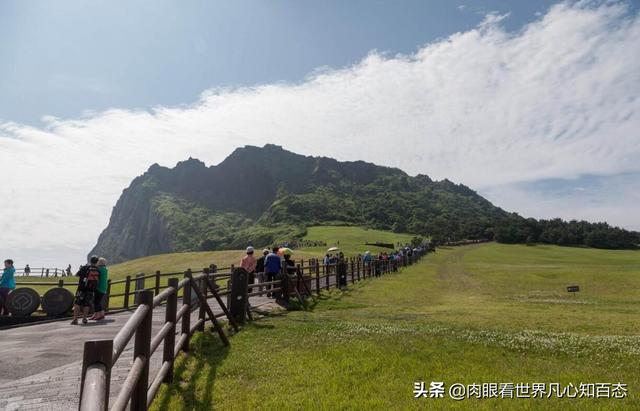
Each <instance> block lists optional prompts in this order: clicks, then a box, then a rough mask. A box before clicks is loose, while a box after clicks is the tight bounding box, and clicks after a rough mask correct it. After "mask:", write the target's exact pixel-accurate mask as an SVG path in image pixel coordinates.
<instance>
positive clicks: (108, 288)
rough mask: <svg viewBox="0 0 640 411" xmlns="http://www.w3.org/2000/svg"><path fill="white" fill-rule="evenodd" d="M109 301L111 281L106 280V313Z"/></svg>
mask: <svg viewBox="0 0 640 411" xmlns="http://www.w3.org/2000/svg"><path fill="white" fill-rule="evenodd" d="M110 299H111V280H110V279H109V280H107V298H106V299H105V303H104V310H105V311H108V310H109V300H110Z"/></svg>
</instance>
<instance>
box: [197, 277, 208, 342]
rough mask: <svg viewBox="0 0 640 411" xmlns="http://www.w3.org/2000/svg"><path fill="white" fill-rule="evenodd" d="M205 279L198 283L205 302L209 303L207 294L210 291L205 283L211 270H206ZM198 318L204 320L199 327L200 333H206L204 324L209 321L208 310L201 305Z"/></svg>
mask: <svg viewBox="0 0 640 411" xmlns="http://www.w3.org/2000/svg"><path fill="white" fill-rule="evenodd" d="M203 274H204V277H203V278H201V279H200V280H199V281H198V283H199V284H198V288H200V292H201V293H202V295H203V296H204V300H205V301H207V292H208V291H209V287H207V286H206V283H205V281H207V276H208V275H209V269H208V268H205V269H204V270H203ZM198 318H199V319H201V320H202V324H200V326H199V327H198V331H200V332H204V324H205V322H206V321H207V309H206V307H205V306H204V304H202V302H201V303H200V312H198Z"/></svg>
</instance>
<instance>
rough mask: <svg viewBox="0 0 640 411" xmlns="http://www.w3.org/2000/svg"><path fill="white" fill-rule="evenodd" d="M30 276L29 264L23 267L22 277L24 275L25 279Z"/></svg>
mask: <svg viewBox="0 0 640 411" xmlns="http://www.w3.org/2000/svg"><path fill="white" fill-rule="evenodd" d="M30 274H31V267H29V264H27V265H26V266H25V267H24V275H26V276H27V277H29V275H30Z"/></svg>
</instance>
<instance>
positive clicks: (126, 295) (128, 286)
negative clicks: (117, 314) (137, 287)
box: [124, 275, 131, 310]
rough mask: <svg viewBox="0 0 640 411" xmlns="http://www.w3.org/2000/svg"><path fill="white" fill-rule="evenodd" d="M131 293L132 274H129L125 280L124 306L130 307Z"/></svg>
mask: <svg viewBox="0 0 640 411" xmlns="http://www.w3.org/2000/svg"><path fill="white" fill-rule="evenodd" d="M129 293H131V276H130V275H128V276H127V279H126V281H125V282H124V308H125V309H127V310H128V309H129Z"/></svg>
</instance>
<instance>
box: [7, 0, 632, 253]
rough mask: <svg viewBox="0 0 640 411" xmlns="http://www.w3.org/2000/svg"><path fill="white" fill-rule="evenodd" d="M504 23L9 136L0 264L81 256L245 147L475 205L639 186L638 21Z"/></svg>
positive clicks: (573, 10) (572, 10)
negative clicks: (498, 192)
mask: <svg viewBox="0 0 640 411" xmlns="http://www.w3.org/2000/svg"><path fill="white" fill-rule="evenodd" d="M503 18H505V16H499V15H496V14H489V15H488V16H487V18H486V19H485V20H484V21H483V23H482V24H480V25H479V26H478V27H477V28H476V29H474V30H471V31H467V32H463V33H456V34H454V35H452V36H450V37H449V38H447V39H444V40H442V41H438V42H435V43H432V44H428V45H426V46H424V47H423V48H421V49H420V50H419V51H418V52H417V53H416V54H414V55H409V56H394V57H386V56H384V55H381V54H378V53H375V52H372V53H371V54H370V55H369V56H368V57H367V58H365V59H364V60H363V61H361V62H360V63H358V64H356V65H354V66H353V67H348V68H344V69H340V70H329V69H326V68H324V69H322V70H318V71H316V72H314V73H313V74H312V75H311V77H309V78H308V79H307V80H306V81H305V82H303V83H302V84H271V85H263V86H258V87H247V88H239V89H215V90H209V91H206V92H205V93H203V95H202V97H201V99H200V100H199V101H198V102H196V103H194V104H192V105H189V106H182V107H156V108H154V109H152V110H150V111H145V110H119V109H113V110H108V111H106V112H101V113H87V114H86V115H85V116H84V117H83V118H80V119H75V120H60V119H55V118H51V117H46V122H47V126H46V127H44V128H42V129H39V128H34V127H29V126H25V125H22V124H16V123H10V122H9V123H3V124H2V123H0V167H1V169H2V174H0V179H1V183H2V187H3V188H4V190H3V191H4V194H5V195H4V198H3V201H1V202H0V216H1V219H0V232H1V233H2V236H0V250H8V251H7V252H11V251H14V250H19V249H27V248H29V249H37V248H40V249H42V248H57V247H61V246H64V247H70V248H72V249H75V250H82V252H80V251H79V252H78V255H79V256H81V255H82V254H83V253H84V252H86V250H88V249H89V248H90V247H91V246H92V245H93V243H94V242H95V240H96V238H97V235H98V234H99V232H100V231H101V230H102V229H103V228H104V227H105V226H106V224H107V222H108V216H109V214H110V210H111V207H112V206H113V205H114V204H115V201H116V200H117V198H118V196H119V194H120V192H121V190H122V189H123V188H124V187H126V186H127V185H128V184H129V182H130V181H131V179H132V178H133V177H135V176H136V175H139V174H141V173H142V172H143V171H144V170H145V169H146V168H147V167H148V166H149V165H150V164H152V163H154V162H158V163H160V164H163V165H169V166H172V165H173V164H174V163H175V162H177V161H180V160H183V159H185V158H187V157H189V156H194V157H197V158H200V159H202V160H203V161H206V162H207V163H211V164H214V163H217V162H219V161H221V160H222V159H223V158H224V157H225V156H226V155H228V154H229V153H230V152H231V151H232V150H233V149H234V148H235V147H237V146H242V145H245V144H254V145H262V144H264V143H266V142H271V143H276V144H281V145H283V146H285V147H286V148H288V149H290V150H292V151H296V152H301V153H305V154H313V155H327V156H331V157H335V158H338V159H341V160H347V159H349V160H353V159H365V160H368V161H372V162H376V163H379V164H385V165H390V166H397V167H400V168H403V169H404V170H406V171H408V172H410V173H418V172H420V173H427V174H429V175H430V176H432V177H435V178H445V177H447V178H449V179H451V180H454V181H459V182H463V183H465V184H467V185H470V186H472V187H474V188H478V189H481V190H490V189H491V188H495V187H505V186H509V185H513V184H518V183H522V182H526V181H535V180H540V179H547V178H573V177H577V176H580V175H582V174H596V175H613V174H619V173H629V172H639V171H640V162H639V161H638V158H640V136H639V135H638V130H640V42H638V40H637V39H638V38H640V20H639V18H638V15H637V14H631V13H630V12H629V11H628V10H627V9H626V7H625V6H624V5H623V4H620V3H610V2H606V3H604V4H599V5H594V4H593V3H591V2H586V3H585V2H579V3H566V4H560V5H557V6H554V7H552V8H551V9H550V10H549V11H548V12H547V13H545V14H544V15H542V16H541V17H540V18H539V19H538V20H537V21H535V22H533V23H531V24H529V25H528V26H526V27H524V28H523V29H522V30H521V31H519V32H517V33H508V32H505V31H504V30H503V29H502V28H501V27H500V20H502V19H503ZM256 69H259V68H256ZM617 205H618V206H619V207H624V204H617ZM516 211H520V210H516ZM575 213H576V217H581V215H580V209H579V207H578V208H577V209H576V210H575ZM621 224H624V221H623V222H622V223H621ZM65 263H66V262H65Z"/></svg>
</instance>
